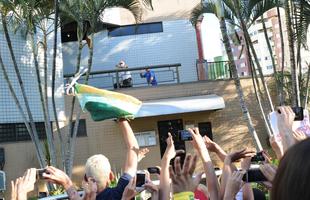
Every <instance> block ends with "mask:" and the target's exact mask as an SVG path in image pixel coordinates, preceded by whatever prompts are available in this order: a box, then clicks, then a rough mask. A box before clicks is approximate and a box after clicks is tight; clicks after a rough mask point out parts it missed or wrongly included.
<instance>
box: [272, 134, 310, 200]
mask: <svg viewBox="0 0 310 200" xmlns="http://www.w3.org/2000/svg"><path fill="white" fill-rule="evenodd" d="M309 152H310V138H308V139H306V140H304V141H302V142H300V143H298V144H296V145H294V146H293V147H291V148H290V149H289V150H288V151H287V152H286V153H285V155H284V156H283V158H282V159H281V161H280V164H279V167H278V170H277V173H276V176H275V179H274V181H273V186H272V192H271V199H272V200H292V199H298V200H308V199H310V190H309V188H310V156H309Z"/></svg>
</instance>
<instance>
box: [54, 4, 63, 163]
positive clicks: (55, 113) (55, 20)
mask: <svg viewBox="0 0 310 200" xmlns="http://www.w3.org/2000/svg"><path fill="white" fill-rule="evenodd" d="M54 3H55V5H54V7H55V19H54V44H53V64H52V106H53V113H54V117H55V123H56V130H57V135H58V139H59V142H60V151H61V164H62V168H63V169H65V145H64V141H63V138H62V133H61V131H60V127H59V121H58V115H57V110H56V101H55V77H56V56H57V34H58V13H59V7H58V0H54Z"/></svg>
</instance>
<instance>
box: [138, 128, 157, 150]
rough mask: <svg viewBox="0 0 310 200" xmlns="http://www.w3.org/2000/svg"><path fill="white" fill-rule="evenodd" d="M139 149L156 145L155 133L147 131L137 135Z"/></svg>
mask: <svg viewBox="0 0 310 200" xmlns="http://www.w3.org/2000/svg"><path fill="white" fill-rule="evenodd" d="M135 136H136V138H137V141H138V144H139V147H147V146H154V145H156V134H155V131H145V132H139V133H135Z"/></svg>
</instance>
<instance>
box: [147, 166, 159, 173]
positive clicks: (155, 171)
mask: <svg viewBox="0 0 310 200" xmlns="http://www.w3.org/2000/svg"><path fill="white" fill-rule="evenodd" d="M147 171H148V172H149V173H150V174H160V170H159V168H158V167H148V168H147Z"/></svg>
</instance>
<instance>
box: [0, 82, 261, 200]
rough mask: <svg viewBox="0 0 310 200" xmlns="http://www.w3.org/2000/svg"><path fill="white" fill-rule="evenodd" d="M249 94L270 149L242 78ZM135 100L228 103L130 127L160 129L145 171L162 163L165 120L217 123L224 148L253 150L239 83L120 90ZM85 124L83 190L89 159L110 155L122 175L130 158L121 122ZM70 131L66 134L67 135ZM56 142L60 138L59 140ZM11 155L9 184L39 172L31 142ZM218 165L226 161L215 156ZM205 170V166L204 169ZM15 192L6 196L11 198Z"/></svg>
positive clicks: (77, 169)
mask: <svg viewBox="0 0 310 200" xmlns="http://www.w3.org/2000/svg"><path fill="white" fill-rule="evenodd" d="M241 84H242V86H243V89H244V95H245V98H246V102H247V105H248V108H249V110H250V113H251V115H252V118H253V122H254V124H255V128H256V130H257V132H258V134H259V137H260V139H261V142H262V143H263V144H265V141H266V140H265V138H266V137H267V136H266V134H265V131H264V125H263V123H262V121H261V118H260V116H259V110H258V107H257V103H256V100H255V96H254V94H253V90H252V81H251V79H241ZM120 92H122V93H126V94H129V95H132V96H135V97H137V98H139V99H141V100H143V101H145V100H152V99H161V98H168V97H182V96H194V95H203V94H217V95H219V96H221V97H223V98H224V101H225V105H226V107H225V109H223V110H217V111H202V112H197V113H187V114H178V115H167V116H157V117H148V118H139V119H135V120H132V121H131V122H130V124H131V126H132V129H133V130H134V132H142V131H149V130H154V131H155V132H156V141H157V145H156V146H152V147H149V149H150V153H149V154H148V155H147V157H146V158H145V159H144V160H143V161H142V162H141V163H140V164H139V168H147V167H150V166H156V165H159V164H160V151H159V138H158V128H157V122H158V121H163V120H173V119H182V120H183V124H184V125H185V124H195V125H197V124H198V123H199V122H211V123H212V127H213V129H212V130H213V137H214V141H216V142H217V143H219V144H220V145H221V146H222V147H223V148H224V149H225V150H227V151H231V150H232V149H241V148H242V147H245V146H250V147H253V143H252V141H251V137H250V135H249V134H248V130H247V126H246V123H245V121H244V120H243V118H242V113H241V109H240V106H239V100H238V96H237V94H236V90H235V86H234V82H233V81H232V80H227V81H202V82H196V83H184V84H174V85H166V86H158V87H144V88H130V89H122V90H120ZM65 102H66V105H65V107H66V110H67V111H68V112H67V113H69V110H70V108H71V106H70V105H71V97H67V98H65ZM81 118H82V119H86V128H87V137H79V138H78V139H77V143H76V146H75V148H76V151H75V157H74V169H73V180H74V181H75V182H76V184H77V185H80V183H81V179H82V176H83V174H84V168H83V166H84V164H85V162H86V159H87V158H88V157H89V156H91V155H93V154H100V153H102V154H105V155H106V156H107V157H108V158H109V159H110V162H111V166H112V169H113V171H116V172H120V171H121V168H122V167H123V164H124V159H125V154H124V152H125V144H124V142H123V139H122V136H121V132H120V130H119V128H118V125H117V123H116V122H114V121H112V120H107V121H101V122H94V121H92V120H91V118H90V116H89V114H88V113H83V114H82V116H81ZM67 128H68V127H67V126H65V127H64V128H63V129H62V132H63V133H67ZM55 138H58V137H57V136H55ZM1 146H2V147H4V148H5V152H6V165H5V167H4V171H5V172H6V173H7V184H8V183H9V182H8V181H10V180H13V179H15V178H16V177H18V176H21V175H22V174H23V172H24V171H25V169H27V168H29V167H38V164H36V163H37V161H36V156H35V151H34V147H33V144H32V143H31V142H20V143H6V144H2V145H1ZM186 146H187V150H188V151H189V152H193V149H192V147H191V144H189V143H188V144H186ZM212 158H213V160H214V162H215V165H216V166H221V162H219V160H217V159H216V157H215V156H214V155H213V154H212ZM198 168H199V169H201V165H199V166H198ZM9 190H10V189H9V188H8V191H7V192H6V195H8V194H9Z"/></svg>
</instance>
